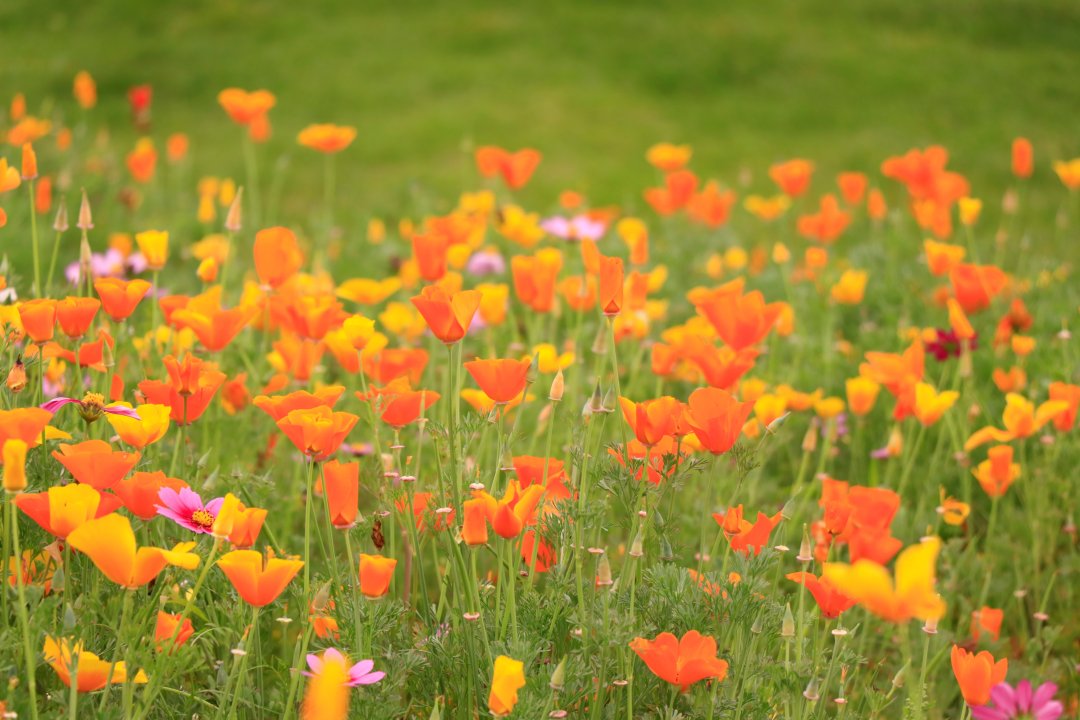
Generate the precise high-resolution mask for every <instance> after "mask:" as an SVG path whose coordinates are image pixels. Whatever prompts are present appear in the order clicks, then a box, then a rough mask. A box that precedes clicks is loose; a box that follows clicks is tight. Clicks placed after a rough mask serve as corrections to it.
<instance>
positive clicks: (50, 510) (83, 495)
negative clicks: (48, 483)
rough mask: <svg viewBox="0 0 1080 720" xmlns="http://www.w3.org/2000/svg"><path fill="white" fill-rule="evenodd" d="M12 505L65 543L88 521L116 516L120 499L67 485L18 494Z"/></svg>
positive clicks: (85, 487) (90, 489) (84, 487)
mask: <svg viewBox="0 0 1080 720" xmlns="http://www.w3.org/2000/svg"><path fill="white" fill-rule="evenodd" d="M15 505H16V506H17V507H18V508H19V509H20V510H22V511H23V512H24V513H26V515H27V516H29V517H30V519H31V520H33V521H34V522H36V523H37V524H38V525H40V526H41V527H42V529H44V530H45V531H46V532H48V533H51V534H52V535H55V536H56V537H58V538H60V539H64V538H66V537H67V536H68V535H69V534H70V533H71V532H72V531H74V530H75V529H76V528H78V527H79V526H81V525H83V524H84V523H86V522H87V521H89V520H93V519H95V518H100V517H105V516H106V515H108V514H109V513H111V512H115V511H116V509H117V508H119V507H120V498H118V497H116V496H115V495H110V494H108V493H100V492H98V491H97V490H95V489H94V488H92V487H90V486H89V485H80V484H79V483H69V484H67V485H57V486H53V487H51V488H49V489H48V491H46V492H39V493H20V494H19V495H17V496H16V497H15Z"/></svg>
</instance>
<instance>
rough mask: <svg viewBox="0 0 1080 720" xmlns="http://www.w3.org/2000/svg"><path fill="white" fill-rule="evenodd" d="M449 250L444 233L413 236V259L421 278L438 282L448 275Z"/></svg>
mask: <svg viewBox="0 0 1080 720" xmlns="http://www.w3.org/2000/svg"><path fill="white" fill-rule="evenodd" d="M448 249H449V244H448V242H447V239H446V236H445V235H443V234H442V233H434V232H432V233H416V234H415V235H413V236H412V251H413V259H414V260H415V261H416V267H417V269H418V270H419V272H420V277H421V278H423V279H424V280H425V281H427V282H436V281H438V280H441V279H442V278H443V277H444V276H445V275H446V255H447V250H448Z"/></svg>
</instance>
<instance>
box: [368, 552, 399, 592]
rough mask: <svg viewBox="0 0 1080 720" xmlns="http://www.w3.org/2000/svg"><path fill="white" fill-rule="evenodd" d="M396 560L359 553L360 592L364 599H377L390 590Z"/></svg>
mask: <svg viewBox="0 0 1080 720" xmlns="http://www.w3.org/2000/svg"><path fill="white" fill-rule="evenodd" d="M395 567H397V560H395V559H394V558H387V557H383V556H382V555H367V554H365V553H360V592H361V593H363V595H364V597H369V598H379V597H382V596H383V595H385V594H386V593H387V591H389V590H390V581H391V580H393V579H394V568H395Z"/></svg>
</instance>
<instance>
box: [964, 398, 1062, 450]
mask: <svg viewBox="0 0 1080 720" xmlns="http://www.w3.org/2000/svg"><path fill="white" fill-rule="evenodd" d="M1068 410H1069V403H1068V402H1066V401H1065V400H1047V401H1046V402H1044V403H1042V404H1041V405H1039V407H1038V408H1036V407H1035V403H1033V402H1032V401H1030V400H1028V399H1027V398H1025V397H1024V396H1023V395H1018V394H1016V393H1009V394H1008V395H1006V396H1005V410H1004V411H1003V412H1002V413H1001V419H1002V422H1003V424H1004V425H1005V429H1004V430H999V429H998V428H996V427H993V426H992V425H988V426H986V427H984V428H981V429H979V430H976V431H975V432H973V433H972V434H971V437H969V438H968V440H967V442H966V443H964V449H965V450H971V449H973V448H977V447H979V446H980V445H983V444H985V443H987V442H989V441H991V440H993V441H994V442H999V443H1007V442H1012V441H1013V440H1016V439H1018V438H1027V437H1031V436H1032V435H1034V434H1035V433H1037V432H1038V431H1039V430H1042V428H1043V426H1045V425H1046V424H1047V423H1048V422H1050V421H1051V420H1053V419H1054V418H1056V417H1057V416H1058V415H1061V414H1062V413H1065V412H1067V411H1068Z"/></svg>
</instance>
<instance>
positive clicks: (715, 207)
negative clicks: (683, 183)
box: [638, 180, 737, 264]
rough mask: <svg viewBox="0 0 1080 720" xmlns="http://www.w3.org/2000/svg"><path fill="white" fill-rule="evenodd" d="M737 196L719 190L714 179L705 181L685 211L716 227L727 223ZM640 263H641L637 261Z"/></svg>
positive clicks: (701, 221)
mask: <svg viewBox="0 0 1080 720" xmlns="http://www.w3.org/2000/svg"><path fill="white" fill-rule="evenodd" d="M736 200H737V198H736V197H735V193H734V192H733V191H732V190H721V189H720V184H719V183H717V182H716V181H715V180H710V181H709V182H707V183H705V187H704V188H702V190H701V192H699V193H696V194H695V195H694V196H693V197H692V198H690V202H689V203H688V204H687V206H686V212H687V213H688V214H689V215H690V217H691V219H693V220H696V221H698V222H699V223H701V224H702V225H704V226H706V227H708V228H713V229H715V228H718V227H722V226H723V225H725V224H727V221H728V218H729V217H730V216H731V208H733V207H734V206H735V202H736ZM638 264H641V263H638Z"/></svg>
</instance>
